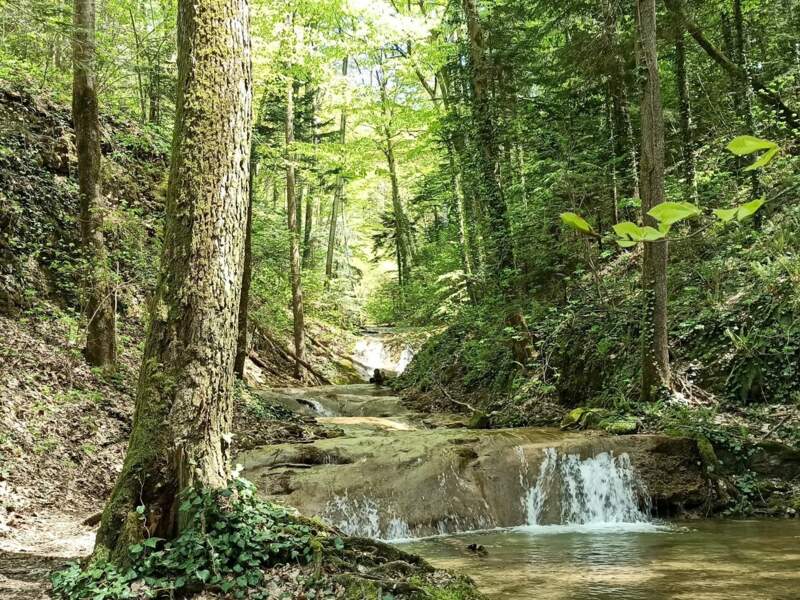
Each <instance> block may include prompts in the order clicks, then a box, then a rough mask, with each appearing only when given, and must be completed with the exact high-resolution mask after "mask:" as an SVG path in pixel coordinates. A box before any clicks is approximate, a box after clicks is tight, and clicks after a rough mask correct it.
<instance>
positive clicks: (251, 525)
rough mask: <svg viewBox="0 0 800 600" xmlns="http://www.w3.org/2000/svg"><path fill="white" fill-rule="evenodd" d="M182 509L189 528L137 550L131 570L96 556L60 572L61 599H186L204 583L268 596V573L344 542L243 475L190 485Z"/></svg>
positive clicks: (236, 593) (56, 580)
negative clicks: (261, 495)
mask: <svg viewBox="0 0 800 600" xmlns="http://www.w3.org/2000/svg"><path fill="white" fill-rule="evenodd" d="M182 500H183V501H182V504H181V506H180V512H181V513H182V514H183V516H184V518H187V519H188V525H187V527H186V528H185V529H184V530H183V532H182V533H181V534H180V536H179V537H178V538H177V539H175V540H172V541H165V540H161V539H158V538H152V537H151V538H146V539H144V540H143V541H142V542H140V543H137V544H134V545H132V546H130V548H129V555H130V562H131V565H130V567H127V568H121V567H118V566H116V565H113V564H111V563H108V562H105V561H102V560H95V561H93V562H92V563H90V564H89V565H88V566H86V567H85V568H81V567H80V566H79V565H77V564H73V565H71V566H70V567H68V568H67V569H66V570H64V571H61V572H58V573H56V574H55V575H54V576H53V591H54V594H55V597H57V598H61V599H64V600H84V599H91V600H119V599H124V598H155V597H162V596H165V595H168V596H170V597H175V596H182V595H184V594H189V593H191V592H193V591H197V590H199V589H202V588H204V587H208V588H211V589H215V590H220V591H221V592H223V593H225V594H230V595H231V596H232V597H234V598H264V599H266V598H267V597H268V596H267V594H268V592H267V591H265V590H264V588H263V585H262V584H263V583H264V577H265V575H264V570H265V569H268V568H270V567H273V566H275V565H279V564H285V563H298V564H307V563H310V562H312V561H316V560H320V559H321V556H322V554H323V553H324V552H325V551H326V549H331V550H335V549H337V548H341V543H342V542H341V540H339V539H338V538H335V537H330V536H329V535H328V534H327V532H326V531H324V530H322V529H321V528H318V527H314V526H312V525H310V524H309V523H306V522H303V521H302V520H300V519H298V518H297V517H294V516H293V515H292V514H291V513H290V512H289V511H288V510H287V509H285V508H282V507H279V506H277V505H274V504H270V503H268V502H265V501H263V500H259V499H257V498H256V492H255V488H254V487H253V486H252V484H250V483H249V482H247V481H244V480H241V479H237V480H235V481H233V482H232V483H231V484H230V485H229V487H227V488H226V489H223V490H215V491H209V490H204V491H197V490H190V491H188V492H187V493H186V494H184V496H183V499H182Z"/></svg>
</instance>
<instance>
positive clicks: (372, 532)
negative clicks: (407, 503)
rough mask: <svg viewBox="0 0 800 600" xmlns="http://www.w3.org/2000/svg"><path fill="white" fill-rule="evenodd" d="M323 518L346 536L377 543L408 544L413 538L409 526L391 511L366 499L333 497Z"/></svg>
mask: <svg viewBox="0 0 800 600" xmlns="http://www.w3.org/2000/svg"><path fill="white" fill-rule="evenodd" d="M387 512H388V513H389V514H387ZM323 516H324V517H325V518H326V519H327V520H328V521H329V522H330V523H332V524H333V525H335V526H336V527H338V528H339V529H341V530H342V531H343V532H344V533H346V534H347V535H352V536H359V537H368V538H374V539H379V540H407V539H411V537H412V534H411V529H410V528H409V526H408V523H406V522H405V521H404V520H403V519H402V518H400V517H399V516H397V515H396V514H394V511H391V510H390V511H384V510H381V507H379V506H378V504H377V502H375V501H374V500H372V499H370V498H367V497H366V496H361V497H358V498H351V497H350V496H348V495H344V496H336V497H334V498H333V499H332V500H331V501H330V502H328V505H327V506H326V507H325V511H324V515H323Z"/></svg>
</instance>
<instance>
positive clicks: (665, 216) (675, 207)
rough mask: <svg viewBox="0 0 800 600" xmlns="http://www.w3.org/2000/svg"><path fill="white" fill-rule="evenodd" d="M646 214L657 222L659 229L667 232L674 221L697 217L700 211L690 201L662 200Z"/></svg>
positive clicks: (678, 221)
mask: <svg viewBox="0 0 800 600" xmlns="http://www.w3.org/2000/svg"><path fill="white" fill-rule="evenodd" d="M647 214H648V215H650V216H651V217H653V218H654V219H655V220H656V221H658V222H659V224H660V227H659V231H661V232H662V233H668V232H669V230H670V228H671V227H672V226H673V225H674V224H675V223H680V222H681V221H685V220H687V219H694V218H695V217H699V216H700V215H701V214H702V212H701V211H700V209H699V208H698V207H697V206H695V205H694V204H692V203H691V202H662V203H661V204H659V205H658V206H655V207H653V208H652V209H651V210H650V211H649V212H648V213H647Z"/></svg>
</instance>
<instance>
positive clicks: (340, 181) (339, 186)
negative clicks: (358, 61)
mask: <svg viewBox="0 0 800 600" xmlns="http://www.w3.org/2000/svg"><path fill="white" fill-rule="evenodd" d="M349 66H350V59H349V57H347V56H345V57H344V59H343V60H342V77H344V78H345V79H346V78H347V73H348V70H349ZM346 141H347V111H346V110H345V109H344V108H343V109H342V112H341V115H340V116H339V143H340V144H341V145H342V149H341V150H342V152H344V144H345V142H346ZM340 169H341V170H343V169H344V165H342V166H341V167H340ZM341 170H340V172H339V174H338V175H337V176H336V190H335V191H334V193H333V202H332V203H331V221H330V228H329V229H328V252H327V255H326V257H325V277H326V281H328V282H330V280H331V279H333V276H334V265H333V262H334V256H335V254H336V238H337V227H338V224H339V212H340V210H341V209H342V206H343V204H344V184H345V180H344V173H343V172H341Z"/></svg>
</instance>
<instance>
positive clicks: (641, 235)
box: [614, 221, 666, 248]
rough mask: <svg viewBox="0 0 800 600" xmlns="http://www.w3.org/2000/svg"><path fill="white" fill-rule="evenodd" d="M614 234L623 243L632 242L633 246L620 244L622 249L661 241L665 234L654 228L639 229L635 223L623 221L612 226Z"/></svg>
mask: <svg viewBox="0 0 800 600" xmlns="http://www.w3.org/2000/svg"><path fill="white" fill-rule="evenodd" d="M614 233H616V234H617V235H618V236H619V237H620V238H622V241H623V242H634V243H633V244H625V245H623V244H620V245H621V246H622V247H623V248H630V247H631V246H633V245H635V243H636V242H655V241H657V240H662V239H664V237H666V234H665V233H664V232H662V231H659V230H658V229H656V228H654V227H650V226H647V227H639V226H638V225H637V224H636V223H631V222H630V221H625V222H623V223H617V224H616V225H614Z"/></svg>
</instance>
